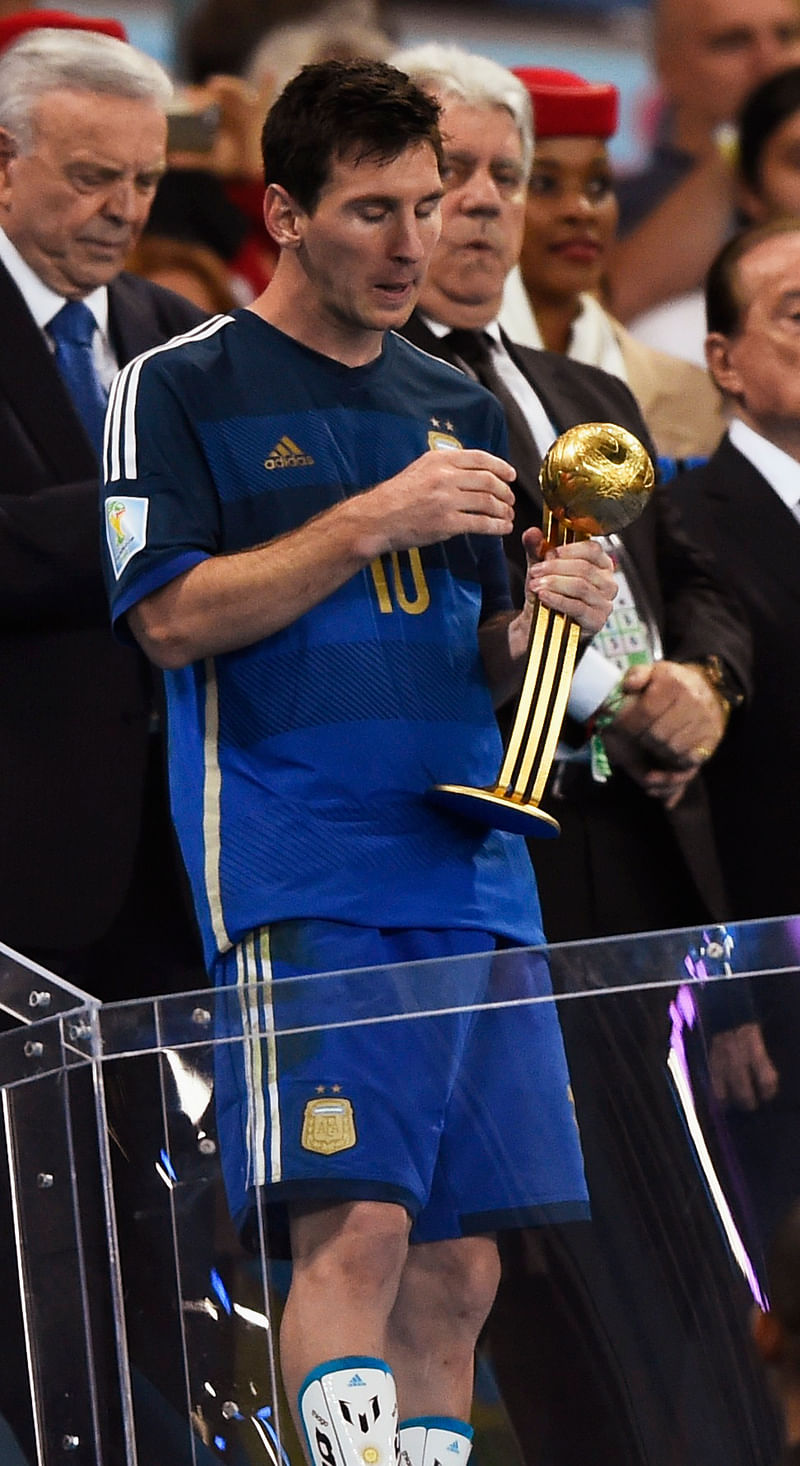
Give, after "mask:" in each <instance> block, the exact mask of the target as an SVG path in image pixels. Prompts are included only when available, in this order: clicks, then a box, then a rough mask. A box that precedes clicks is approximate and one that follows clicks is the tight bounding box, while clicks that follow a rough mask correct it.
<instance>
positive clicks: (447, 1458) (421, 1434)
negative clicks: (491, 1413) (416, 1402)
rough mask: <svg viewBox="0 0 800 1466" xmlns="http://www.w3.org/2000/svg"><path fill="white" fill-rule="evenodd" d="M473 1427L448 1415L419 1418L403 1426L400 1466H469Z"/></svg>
mask: <svg viewBox="0 0 800 1466" xmlns="http://www.w3.org/2000/svg"><path fill="white" fill-rule="evenodd" d="M471 1450H472V1426H471V1425H467V1422H466V1421H465V1420H455V1419H453V1418H452V1417H451V1416H447V1415H420V1416H419V1417H418V1418H416V1419H414V1420H404V1421H403V1422H402V1424H401V1426H400V1466H466V1463H467V1461H468V1459H469V1453H470V1451H471Z"/></svg>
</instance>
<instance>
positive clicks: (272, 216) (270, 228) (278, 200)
mask: <svg viewBox="0 0 800 1466" xmlns="http://www.w3.org/2000/svg"><path fill="white" fill-rule="evenodd" d="M306 217H307V215H306V213H305V210H304V209H301V208H300V205H299V204H297V203H295V201H294V199H293V198H292V195H291V194H290V193H287V191H286V189H285V188H282V187H281V185H280V184H279V183H270V184H269V185H268V187H267V191H266V193H265V194H264V223H265V225H266V227H267V233H268V234H269V235H270V237H271V238H272V239H274V240H275V243H276V244H277V246H278V248H279V249H297V248H298V247H299V245H300V244H301V242H302V238H303V228H302V223H303V220H304V219H305V218H306Z"/></svg>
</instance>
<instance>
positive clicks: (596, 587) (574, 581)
mask: <svg viewBox="0 0 800 1466" xmlns="http://www.w3.org/2000/svg"><path fill="white" fill-rule="evenodd" d="M522 543H523V545H524V547H525V553H526V554H527V557H528V573H527V575H526V578H525V604H526V608H530V609H531V612H532V608H533V604H534V603H535V602H536V601H537V600H539V601H541V603H542V605H543V606H549V607H550V609H551V610H552V611H561V612H563V614H564V615H566V616H571V617H572V618H573V620H574V621H577V623H578V625H579V626H580V628H581V630H582V631H586V632H588V633H589V634H590V635H591V636H594V634H595V632H597V631H600V630H601V629H602V627H603V626H605V624H606V621H607V620H608V616H609V613H610V611H611V607H612V605H613V603H614V598H615V596H616V594H617V582H616V580H615V579H614V573H613V572H614V565H613V562H612V560H611V558H610V556H609V555H607V554H606V552H605V550H604V549H603V547H602V545H601V544H600V542H599V540H576V541H575V542H574V544H571V545H559V546H558V547H557V548H555V549H546V548H545V540H544V536H543V534H542V531H541V530H540V529H527V530H526V531H525V533H524V535H523V536H522ZM543 550H544V556H543V558H540V556H541V555H542V551H543Z"/></svg>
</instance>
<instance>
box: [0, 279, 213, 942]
mask: <svg viewBox="0 0 800 1466" xmlns="http://www.w3.org/2000/svg"><path fill="white" fill-rule="evenodd" d="M0 320H2V323H3V329H2V336H0V464H1V465H2V467H1V468H0V685H1V686H2V703H1V704H0V820H2V837H0V941H3V942H6V943H8V944H9V945H11V946H13V947H18V948H21V949H22V950H25V949H26V947H31V948H39V949H41V948H43V947H58V948H70V949H72V948H76V947H82V946H85V945H87V944H88V943H90V942H92V941H93V940H95V938H97V937H99V936H100V935H102V933H103V932H104V931H105V930H106V929H107V928H108V926H109V925H110V923H111V921H112V920H113V918H114V915H115V913H116V911H117V910H118V908H119V906H120V904H121V902H122V900H123V898H124V894H125V891H126V888H127V885H128V882H129V879H130V874H131V868H132V862H133V858H134V853H135V847H136V840H137V836H138V832H139V824H140V817H141V812H142V798H143V783H144V776H145V763H146V756H147V748H148V719H149V716H150V710H151V705H152V686H153V683H152V677H151V674H150V672H149V669H148V668H147V666H146V664H145V661H144V659H143V657H141V656H140V655H139V653H138V652H136V651H133V650H128V649H125V648H123V647H121V646H119V645H117V644H116V643H115V642H114V641H113V640H112V637H111V634H110V631H109V616H108V603H107V599H106V596H105V592H104V588H103V582H102V577H101V571H100V554H99V545H100V541H99V536H100V514H99V504H98V465H97V462H96V459H95V455H94V451H93V449H92V447H91V445H90V444H89V441H88V439H87V438H86V435H85V433H84V430H83V427H82V425H81V422H80V420H79V419H78V417H77V415H76V413H75V411H74V409H73V406H72V403H71V400H70V398H69V395H68V393H67V391H66V389H65V387H64V385H63V383H62V381H61V378H60V376H59V374H58V371H57V370H56V367H55V365H54V362H53V359H52V356H51V354H50V352H49V351H48V349H47V345H46V343H45V341H44V340H43V337H42V333H41V332H40V331H39V330H38V328H37V327H36V325H35V323H34V321H33V318H32V317H31V315H30V313H29V311H28V309H27V307H26V305H25V302H24V300H23V298H22V296H21V294H20V293H19V291H18V290H17V288H16V286H15V285H14V283H13V281H12V280H11V278H10V276H9V275H8V273H7V272H6V271H5V270H4V269H2V268H1V267H0ZM200 320H202V315H201V314H200V312H198V311H197V310H196V308H195V307H194V306H192V305H190V304H189V303H188V302H187V301H184V300H183V299H181V297H179V296H177V295H173V294H172V292H170V291H166V290H162V289H160V288H159V287H157V286H155V285H151V284H150V283H149V282H147V281H144V280H141V279H138V278H137V277H135V276H132V275H122V276H120V277H119V278H118V279H117V280H115V281H114V282H113V283H112V285H111V286H110V287H109V323H110V332H111V337H112V340H113V343H114V348H115V350H116V352H117V354H118V358H119V361H120V365H122V364H124V363H125V362H127V361H129V360H130V359H131V358H132V357H133V356H136V355H138V354H139V353H140V352H142V351H145V350H147V349H148V348H149V347H151V346H155V345H158V344H159V343H160V342H162V341H165V340H168V339H169V337H170V336H174V335H176V334H177V333H178V332H180V331H184V330H187V329H189V327H191V326H193V325H195V324H197V322H198V321H200Z"/></svg>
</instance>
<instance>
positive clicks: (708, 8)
mask: <svg viewBox="0 0 800 1466" xmlns="http://www.w3.org/2000/svg"><path fill="white" fill-rule="evenodd" d="M654 28H655V30H654V37H655V59H656V67H657V70H658V74H659V79H660V81H661V86H662V89H663V91H664V93H665V96H666V97H667V99H668V100H669V101H670V102H672V103H673V105H674V107H675V110H676V120H677V141H679V142H680V143H682V144H683V145H684V146H686V147H688V148H690V149H695V148H697V147H699V146H700V145H701V144H702V142H703V141H704V140H705V139H707V137H708V134H709V133H710V132H711V131H712V130H713V128H714V127H716V126H718V125H719V124H720V123H722V122H731V121H733V120H734V119H735V117H736V116H737V114H738V112H739V109H740V108H741V106H742V103H743V102H744V100H745V97H746V96H747V95H748V94H749V93H750V92H751V91H752V90H753V88H754V87H755V86H757V85H758V83H759V82H760V81H762V80H763V79H764V77H766V76H771V75H772V74H773V72H776V71H780V70H781V69H782V68H783V67H784V66H791V65H794V64H795V63H796V62H799V61H800V0H702V3H698V0H657V4H656V6H655V13H654Z"/></svg>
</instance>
